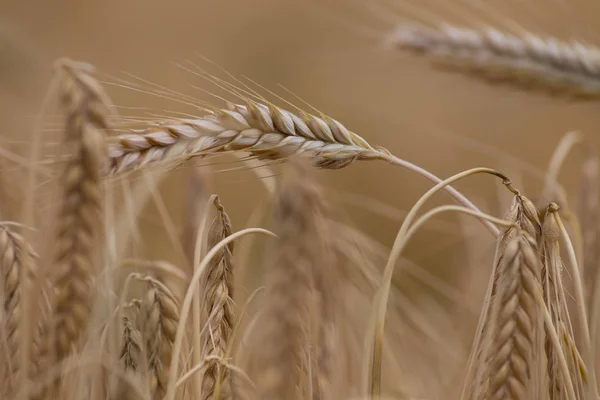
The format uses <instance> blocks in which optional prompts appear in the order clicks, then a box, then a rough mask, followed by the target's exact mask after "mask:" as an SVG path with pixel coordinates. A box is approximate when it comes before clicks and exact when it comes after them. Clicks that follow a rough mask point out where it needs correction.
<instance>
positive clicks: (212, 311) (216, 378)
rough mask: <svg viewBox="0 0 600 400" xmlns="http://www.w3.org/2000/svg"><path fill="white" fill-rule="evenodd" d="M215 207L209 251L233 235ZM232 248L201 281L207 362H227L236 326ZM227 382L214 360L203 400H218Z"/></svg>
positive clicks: (217, 203)
mask: <svg viewBox="0 0 600 400" xmlns="http://www.w3.org/2000/svg"><path fill="white" fill-rule="evenodd" d="M213 204H214V206H215V208H216V209H217V215H216V217H215V219H214V221H213V223H212V224H211V227H210V230H209V233H208V249H211V248H213V247H214V246H215V245H216V244H217V243H219V242H220V241H221V240H223V239H225V238H226V237H228V236H229V235H231V221H230V219H229V216H228V215H227V213H226V212H225V209H224V208H223V205H222V204H221V202H220V200H219V198H218V197H216V198H215V201H214V203H213ZM233 247H234V246H233V243H231V244H229V245H228V246H226V247H225V248H224V249H223V251H221V252H220V253H219V254H218V255H217V256H215V257H214V258H213V259H212V260H211V262H210V264H209V265H208V267H207V269H206V271H205V275H204V277H203V279H202V293H203V296H204V301H203V304H205V307H206V310H205V312H204V314H205V316H206V317H207V321H206V323H207V324H208V331H207V333H206V334H205V342H204V349H203V355H204V358H206V357H208V356H216V357H218V358H221V359H222V358H224V356H225V354H226V353H227V348H228V346H229V342H230V338H231V335H232V330H233V325H234V323H235V310H234V306H233V288H234V286H233V279H234V276H233V266H234V265H233ZM228 380H229V373H228V371H227V370H226V369H225V370H223V366H222V365H221V363H220V362H219V360H218V359H211V360H210V361H209V362H208V364H207V366H206V369H205V372H204V375H203V376H202V392H201V393H200V398H201V399H202V400H206V399H212V398H216V397H215V391H218V390H221V387H227V384H228ZM217 385H218V386H219V388H218V389H217V388H216V386H217Z"/></svg>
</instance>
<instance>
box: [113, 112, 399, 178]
mask: <svg viewBox="0 0 600 400" xmlns="http://www.w3.org/2000/svg"><path fill="white" fill-rule="evenodd" d="M114 142H115V143H113V144H112V145H111V146H110V151H109V156H110V166H109V174H113V175H114V174H119V173H122V172H126V171H128V170H132V169H135V168H140V167H143V166H145V165H149V164H152V163H157V162H160V161H167V160H177V159H181V158H186V157H200V156H210V155H214V154H217V153H222V152H227V151H247V152H250V153H252V154H253V155H255V156H257V157H258V158H260V159H270V160H280V159H284V158H286V157H289V156H291V155H294V154H303V153H308V154H310V155H311V156H312V157H313V160H314V163H315V164H316V165H317V166H319V167H322V168H342V167H345V166H347V165H348V164H351V163H352V162H353V161H355V160H372V159H381V158H382V155H384V154H387V153H386V152H385V151H384V150H381V149H375V148H373V147H371V146H370V145H369V144H368V143H367V142H366V141H365V140H364V139H363V138H361V137H360V136H358V135H357V134H355V133H353V132H351V131H349V130H348V129H346V128H345V127H344V126H343V125H342V124H340V123H339V122H337V121H336V120H334V119H331V118H329V117H316V116H313V115H310V114H306V113H302V114H299V115H296V114H293V113H291V112H289V111H286V110H283V109H281V108H279V107H276V106H274V105H271V104H269V105H264V104H260V103H257V102H254V101H251V100H248V101H247V102H246V105H237V104H231V105H229V109H214V110H213V111H212V112H211V114H209V115H206V116H204V117H201V118H199V119H194V120H191V119H187V120H178V121H174V122H170V123H165V124H160V125H157V126H155V127H151V128H149V129H145V130H140V131H134V134H129V135H122V136H119V137H117V138H116V139H114Z"/></svg>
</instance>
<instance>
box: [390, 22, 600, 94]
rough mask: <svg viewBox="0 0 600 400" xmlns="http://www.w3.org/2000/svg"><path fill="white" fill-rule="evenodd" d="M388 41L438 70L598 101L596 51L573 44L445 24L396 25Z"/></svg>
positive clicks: (599, 54)
mask: <svg viewBox="0 0 600 400" xmlns="http://www.w3.org/2000/svg"><path fill="white" fill-rule="evenodd" d="M389 42H390V44H391V45H392V46H394V47H396V48H400V49H407V50H410V51H413V52H415V53H419V54H424V55H426V56H430V57H433V58H434V59H435V61H437V62H438V63H439V64H440V65H441V66H443V67H449V68H455V69H458V70H462V71H465V72H467V73H473V74H476V75H479V76H481V77H483V78H485V79H489V80H491V81H502V82H506V83H511V84H514V85H517V86H521V87H523V86H525V87H530V86H533V87H535V88H537V89H539V90H544V91H547V92H552V93H554V92H561V93H563V94H566V95H572V96H577V97H588V98H595V99H597V98H598V97H600V49H598V48H595V47H590V46H587V45H583V44H581V43H579V42H575V41H572V42H562V41H559V40H558V39H556V38H553V37H539V36H536V35H534V34H532V33H527V34H525V35H523V36H516V35H511V34H508V33H504V32H500V31H498V30H496V29H493V28H488V29H486V30H483V31H477V30H474V29H469V28H462V27H457V26H453V25H448V24H443V25H441V26H440V27H439V28H438V29H431V28H422V27H416V26H404V25H403V26H399V27H397V29H396V30H395V31H394V33H393V34H392V35H391V36H390V38H389Z"/></svg>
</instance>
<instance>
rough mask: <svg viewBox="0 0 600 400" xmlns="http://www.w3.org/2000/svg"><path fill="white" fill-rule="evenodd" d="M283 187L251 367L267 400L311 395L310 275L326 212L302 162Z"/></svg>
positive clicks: (319, 248)
mask: <svg viewBox="0 0 600 400" xmlns="http://www.w3.org/2000/svg"><path fill="white" fill-rule="evenodd" d="M281 186H282V187H281V188H280V190H279V193H278V195H277V205H276V225H277V228H278V235H279V240H278V247H277V248H276V249H274V250H273V253H272V261H271V262H270V264H269V267H268V270H267V271H268V272H267V289H266V290H267V293H266V295H265V300H264V301H265V309H264V314H262V315H261V319H260V320H259V327H258V328H257V329H256V341H255V342H253V345H254V347H253V348H254V349H256V350H255V351H253V352H252V357H251V363H250V368H249V373H251V374H252V375H253V377H254V381H255V383H256V385H257V389H258V395H257V398H260V399H265V400H274V399H282V400H286V399H301V398H307V397H308V396H309V393H307V391H308V388H309V384H310V383H309V380H310V379H311V377H310V376H309V375H308V371H309V364H308V353H309V352H310V350H309V334H308V329H309V323H310V313H311V303H312V298H311V297H312V296H311V292H312V291H313V281H312V279H313V278H312V276H311V275H312V271H313V270H314V269H315V268H318V267H320V266H321V265H322V264H321V263H322V262H324V260H323V258H322V255H323V251H322V245H321V243H320V241H319V238H320V237H321V235H322V232H320V231H319V227H320V224H321V222H320V221H321V218H322V217H323V212H324V211H323V208H322V199H321V194H320V193H319V192H318V188H317V187H316V186H315V185H314V184H312V183H311V180H310V179H309V176H308V174H307V171H306V169H305V167H301V166H300V165H298V164H293V165H292V166H291V167H290V170H289V171H288V173H287V174H286V175H285V176H284V181H283V182H282V185H281ZM310 395H312V393H311V394H310Z"/></svg>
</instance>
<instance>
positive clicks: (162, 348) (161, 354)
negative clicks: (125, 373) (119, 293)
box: [142, 279, 179, 399]
mask: <svg viewBox="0 0 600 400" xmlns="http://www.w3.org/2000/svg"><path fill="white" fill-rule="evenodd" d="M148 284H149V288H148V290H147V292H146V295H145V297H144V302H143V305H142V310H143V323H142V327H143V330H142V334H143V336H144V342H145V343H146V349H145V350H146V355H147V362H148V369H149V373H150V377H149V380H150V392H151V393H152V398H154V399H162V398H163V397H164V395H165V389H166V382H167V378H168V372H169V364H170V362H171V353H172V349H173V341H174V340H175V331H176V330H177V324H178V323H179V306H178V304H177V300H176V299H175V297H174V296H173V294H172V293H171V292H170V291H169V290H168V289H167V288H166V287H165V286H164V285H162V284H160V282H158V281H156V280H154V279H148Z"/></svg>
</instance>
